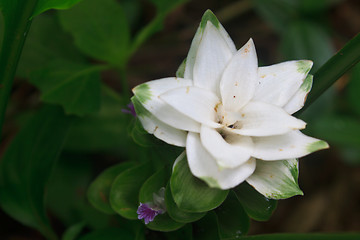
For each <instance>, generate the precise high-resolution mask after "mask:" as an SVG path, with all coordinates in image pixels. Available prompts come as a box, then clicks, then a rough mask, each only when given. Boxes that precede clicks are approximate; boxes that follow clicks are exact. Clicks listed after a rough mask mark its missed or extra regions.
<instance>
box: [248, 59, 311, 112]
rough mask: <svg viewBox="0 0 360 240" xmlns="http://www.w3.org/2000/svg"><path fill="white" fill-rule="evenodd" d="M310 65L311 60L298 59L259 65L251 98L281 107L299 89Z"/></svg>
mask: <svg viewBox="0 0 360 240" xmlns="http://www.w3.org/2000/svg"><path fill="white" fill-rule="evenodd" d="M312 65H313V63H312V61H309V60H300V61H288V62H283V63H279V64H274V65H271V66H267V67H260V68H259V70H258V76H259V78H258V84H257V86H256V91H255V95H254V98H253V100H255V101H262V102H267V103H271V104H274V105H276V106H280V107H283V106H284V105H285V104H286V103H287V102H288V101H289V100H290V98H291V97H292V96H293V95H294V94H295V93H296V91H298V90H299V88H300V86H301V84H302V83H303V81H304V79H305V78H306V75H307V74H308V72H309V71H310V69H311V67H312Z"/></svg>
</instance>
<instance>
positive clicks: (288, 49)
mask: <svg viewBox="0 0 360 240" xmlns="http://www.w3.org/2000/svg"><path fill="white" fill-rule="evenodd" d="M280 47H281V50H282V53H283V54H284V56H285V58H286V59H289V60H293V59H308V60H312V61H313V62H314V66H313V71H316V70H318V69H319V67H320V66H321V65H322V64H324V63H325V62H326V61H327V60H328V59H329V58H330V57H331V56H332V55H333V53H334V52H335V50H334V47H333V45H332V42H331V38H330V36H329V35H328V33H327V32H326V31H325V29H324V28H323V27H322V26H321V25H319V24H317V23H316V22H310V21H296V22H292V23H291V24H290V25H289V27H288V29H287V30H286V32H284V33H283V39H282V43H281V46H280ZM314 79H315V81H316V77H315V78H314Z"/></svg>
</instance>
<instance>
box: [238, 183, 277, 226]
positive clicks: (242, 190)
mask: <svg viewBox="0 0 360 240" xmlns="http://www.w3.org/2000/svg"><path fill="white" fill-rule="evenodd" d="M234 192H235V194H236V196H237V198H238V199H239V201H240V203H241V205H242V206H243V208H244V210H245V212H246V213H247V215H248V216H249V217H250V218H252V219H254V220H256V221H268V220H269V219H270V217H271V215H272V214H273V212H274V211H275V209H276V206H277V201H275V200H273V199H268V198H266V197H265V196H263V195H262V194H260V193H259V192H258V191H256V190H255V189H254V188H253V187H251V186H250V185H249V184H247V183H246V182H244V183H242V184H240V185H239V186H238V187H236V188H235V189H234Z"/></svg>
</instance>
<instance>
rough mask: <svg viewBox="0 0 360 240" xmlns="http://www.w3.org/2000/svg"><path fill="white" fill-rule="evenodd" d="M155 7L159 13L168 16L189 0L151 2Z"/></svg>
mask: <svg viewBox="0 0 360 240" xmlns="http://www.w3.org/2000/svg"><path fill="white" fill-rule="evenodd" d="M150 1H151V2H152V3H153V4H154V5H155V6H156V9H157V11H158V13H162V14H166V13H168V12H170V11H171V10H173V9H174V8H176V7H177V6H179V5H180V4H182V3H184V2H187V1H188V0H172V1H168V0H150Z"/></svg>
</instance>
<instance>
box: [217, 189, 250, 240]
mask: <svg viewBox="0 0 360 240" xmlns="http://www.w3.org/2000/svg"><path fill="white" fill-rule="evenodd" d="M215 213H216V216H217V220H218V229H219V236H220V239H229V238H230V239H231V238H234V239H238V238H240V237H241V236H243V235H246V233H247V232H248V231H249V227H250V219H249V217H248V215H247V214H246V212H245V211H244V209H243V207H242V206H241V204H240V202H239V200H238V199H237V197H236V195H235V193H234V192H232V191H231V192H230V193H229V195H228V197H227V198H226V200H225V201H224V203H223V204H222V205H221V206H220V207H218V208H217V209H216V210H215Z"/></svg>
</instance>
